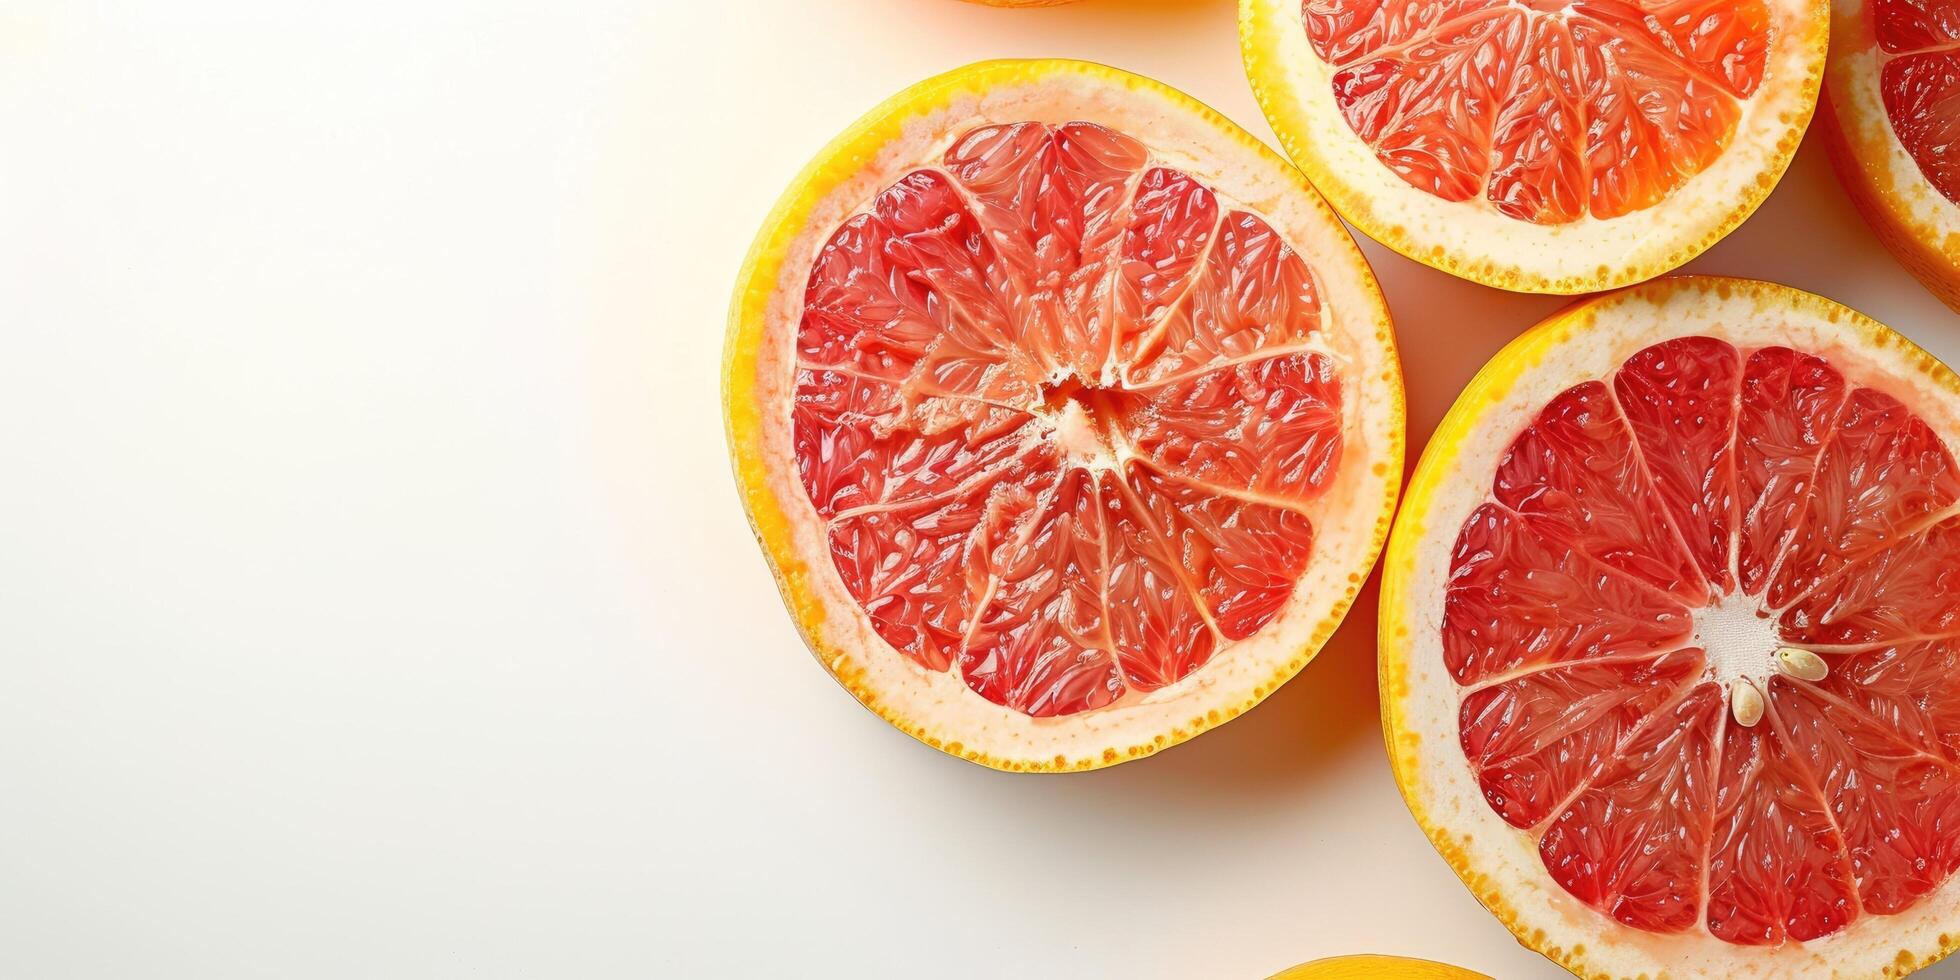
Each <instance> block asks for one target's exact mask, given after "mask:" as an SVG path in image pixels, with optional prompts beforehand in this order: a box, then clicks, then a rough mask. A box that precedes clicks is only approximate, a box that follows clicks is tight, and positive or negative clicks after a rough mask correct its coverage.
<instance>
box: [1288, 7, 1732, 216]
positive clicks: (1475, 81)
mask: <svg viewBox="0 0 1960 980" xmlns="http://www.w3.org/2000/svg"><path fill="white" fill-rule="evenodd" d="M1303 16H1304V18H1305V20H1306V30H1307V35H1308V37H1309V38H1310V39H1311V40H1312V43H1313V47H1314V51H1315V53H1316V54H1318V55H1319V56H1320V57H1321V58H1322V59H1323V60H1325V61H1327V62H1328V63H1329V64H1331V65H1333V66H1334V68H1335V72H1334V79H1333V84H1334V102H1335V104H1336V105H1337V106H1339V108H1340V112H1341V118H1342V119H1343V120H1345V121H1346V122H1347V124H1348V126H1349V128H1351V129H1353V130H1354V132H1355V134H1356V135H1358V136H1360V137H1361V138H1362V139H1363V140H1364V141H1366V142H1367V143H1368V145H1369V146H1370V147H1372V148H1373V149H1374V152H1375V155H1376V158H1377V159H1379V160H1380V161H1381V162H1382V164H1383V165H1385V166H1387V167H1388V169H1389V170H1391V171H1393V172H1394V173H1395V174H1396V176H1398V177H1400V178H1401V179H1402V180H1403V181H1405V182H1407V183H1408V184H1409V185H1410V186H1412V187H1416V188H1418V189H1421V190H1424V191H1427V192H1429V193H1431V194H1434V195H1436V196H1437V197H1440V198H1443V199H1444V200H1447V201H1463V200H1469V199H1471V198H1474V197H1482V198H1484V199H1485V200H1487V201H1488V202H1489V203H1490V205H1491V206H1492V207H1494V208H1496V209H1497V210H1498V211H1500V212H1502V213H1503V214H1506V215H1508V216H1510V217H1513V218H1517V219H1520V220H1523V221H1532V222H1538V223H1543V224H1559V223H1563V222H1568V221H1572V220H1575V219H1577V218H1579V217H1580V216H1582V215H1584V214H1588V213H1590V214H1592V215H1593V216H1594V217H1598V218H1615V217H1619V216H1620V215H1623V214H1626V213H1628V212H1631V211H1637V210H1640V209H1641V208H1647V207H1652V206H1653V205H1654V204H1656V203H1658V202H1659V201H1660V200H1661V199H1663V198H1665V197H1666V196H1667V195H1668V194H1669V193H1670V192H1672V191H1673V190H1674V189H1676V188H1677V187H1680V186H1681V185H1682V184H1683V183H1686V182H1687V180H1688V178H1690V177H1693V176H1694V175H1695V174H1697V173H1700V172H1701V171H1702V170H1703V169H1704V168H1706V167H1707V166H1708V164H1709V163H1711V162H1713V160H1714V159H1715V158H1716V157H1718V156H1720V155H1721V153H1722V150H1723V148H1724V147H1725V146H1726V145H1727V143H1728V141H1729V139H1730V138H1731V136H1733V134H1734V132H1735V126H1736V121H1737V119H1738V118H1740V116H1741V114H1742V106H1743V103H1744V101H1745V100H1747V99H1748V98H1749V96H1751V95H1752V94H1754V93H1755V91H1756V88H1757V86H1758V85H1760V84H1761V83H1762V80H1763V65H1764V56H1765V53H1766V52H1767V50H1768V47H1769V11H1768V9H1767V7H1766V5H1765V4H1764V3H1763V2H1762V0H1745V2H1741V3H1730V2H1726V0H1676V2H1672V3H1660V4H1648V5H1645V6H1644V7H1643V6H1641V5H1635V4H1632V3H1618V2H1581V3H1566V2H1563V0H1560V2H1549V3H1533V4H1523V5H1519V4H1509V3H1490V2H1485V0H1400V2H1398V0H1378V2H1369V3H1358V4H1357V3H1350V2H1347V0H1306V2H1305V3H1304V4H1303Z"/></svg>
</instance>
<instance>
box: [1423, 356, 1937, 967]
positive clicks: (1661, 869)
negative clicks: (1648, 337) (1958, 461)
mask: <svg viewBox="0 0 1960 980" xmlns="http://www.w3.org/2000/svg"><path fill="white" fill-rule="evenodd" d="M1636 457H1638V458H1640V459H1643V460H1644V463H1643V464H1642V465H1633V464H1632V463H1631V462H1629V461H1630V460H1632V459H1634V458H1636ZM1491 494H1492V498H1493V500H1492V501H1491V502H1488V503H1485V504H1484V505H1482V506H1480V507H1478V508H1477V509H1476V510H1475V511H1473V513H1472V514H1471V516H1470V518H1469V519H1468V520H1467V521H1466V522H1465V523H1464V526H1463V528H1462V529H1461V531H1460V532H1459V535H1458V538H1457V542H1456V547H1455V550H1454V552H1453V554H1452V558H1451V577H1450V582H1449V586H1448V591H1447V592H1446V594H1445V598H1444V609H1443V625H1442V641H1443V658H1444V665H1445V666H1446V667H1447V668H1448V669H1449V671H1450V673H1451V676H1452V677H1454V678H1455V679H1456V681H1457V682H1458V683H1459V684H1460V685H1462V686H1463V699H1462V701H1461V704H1460V707H1459V719H1458V721H1459V726H1458V730H1459V737H1460V741H1461V745H1462V748H1463V751H1464V756H1465V759H1466V761H1467V763H1468V764H1469V766H1470V770H1471V772H1472V774H1473V775H1474V776H1475V778H1476V779H1477V780H1478V784H1479V786H1480V788H1481V789H1482V791H1483V793H1484V797H1485V800H1486V801H1487V803H1488V804H1489V805H1490V806H1491V808H1492V810H1493V811H1494V812H1496V813H1497V814H1498V816H1500V817H1501V818H1503V819H1504V820H1505V821H1506V822H1507V823H1509V824H1511V825H1512V826H1514V827H1518V828H1520V829H1521V830H1524V831H1525V832H1527V833H1530V834H1533V835H1534V836H1536V837H1537V839H1538V845H1539V852H1540V856H1541V858H1542V859H1543V862H1544V864H1545V867H1546V870H1547V872H1548V873H1549V874H1550V875H1551V876H1552V878H1553V880H1555V881H1557V882H1558V883H1559V885H1560V886H1561V887H1562V888H1564V889H1565V890H1566V891H1567V892H1569V893H1570V894H1572V895H1573V896H1574V897H1575V898H1577V899H1579V900H1580V901H1582V902H1584V903H1585V904H1587V905H1589V906H1591V907H1592V908H1594V909H1596V910H1598V911H1599V912H1600V913H1602V914H1605V915H1609V916H1612V917H1613V918H1614V919H1616V920H1617V921H1620V922H1623V923H1625V924H1628V925H1631V926H1634V927H1636V928H1641V929H1646V930H1650V931H1656V932H1680V931H1685V930H1690V929H1706V930H1707V931H1708V932H1709V933H1710V934H1711V935H1713V936H1715V937H1717V938H1719V939H1722V940H1724V941H1726V942H1730V943H1735V944H1738V945H1750V946H1771V945H1777V944H1780V943H1784V942H1792V941H1795V942H1803V941H1808V940H1812V939H1817V938H1820V937H1823V936H1828V935H1831V934H1832V933H1835V932H1837V931H1838V930H1841V929H1843V928H1844V927H1845V926H1846V925H1847V924H1849V923H1850V922H1852V921H1854V920H1855V919H1856V918H1857V917H1859V916H1861V915H1888V914H1893V913H1897V912H1900V911H1903V910H1905V909H1907V908H1910V907H1912V906H1913V905H1914V904H1915V903H1917V902H1918V901H1920V900H1922V899H1923V898H1924V897H1925V896H1926V895H1928V894H1930V893H1931V892H1933V891H1934V890H1936V889H1938V888H1939V887H1941V886H1942V885H1944V884H1945V883H1946V882H1947V881H1948V880H1949V879H1950V877H1951V876H1952V874H1953V873H1954V871H1955V870H1956V869H1960V513H1956V508H1957V507H1960V473H1957V472H1956V470H1955V466H1954V462H1953V459H1952V456H1951V454H1950V452H1949V450H1948V449H1947V447H1946V445H1945V443H1944V441H1943V440H1942V439H1941V438H1940V437H1939V435H1938V434H1937V433H1935V432H1934V431H1933V430H1932V429H1931V428H1930V427H1929V426H1928V425H1927V424H1926V423H1925V421H1924V420H1922V419H1920V418H1919V417H1918V416H1917V415H1916V414H1914V413H1913V412H1912V411H1910V410H1909V409H1908V408H1907V407H1906V406H1905V405H1903V404H1902V403H1900V402H1899V401H1898V400H1896V399H1894V398H1892V397H1890V396H1888V395H1886V394H1884V393H1882V392H1879V391H1877V390H1875V389H1871V388H1865V387H1859V386H1856V385H1852V384H1849V383H1848V382H1847V381H1846V380H1845V378H1844V376H1843V375H1842V374H1841V373H1840V372H1839V371H1837V370H1836V369H1835V368H1833V367H1832V366H1831V365H1830V364H1829V363H1828V362H1827V361H1825V360H1824V359H1823V358H1819V357H1817V356H1815V355H1812V354H1807V353H1803V352H1800V351H1794V350H1791V349H1788V348H1783V347H1767V348H1761V349H1757V350H1750V351H1738V350H1737V349H1735V348H1734V347H1733V346H1731V345H1729V344H1727V343H1724V342H1722V341H1719V340H1715V339H1711V338H1706V337H1687V338H1680V339H1676V340H1670V341H1666V342H1663V343H1661V344H1656V345H1654V346H1652V347H1649V348H1647V349H1645V350H1642V351H1640V352H1638V353H1636V354H1634V355H1633V356H1632V357H1630V358H1628V359H1627V361H1626V362H1625V363H1623V364H1622V365H1621V366H1620V367H1619V368H1618V369H1617V370H1616V371H1615V372H1614V373H1613V375H1612V377H1611V379H1610V388H1609V386H1608V384H1604V383H1601V382H1597V381H1588V382H1584V383H1581V384H1578V385H1575V386H1574V387H1572V388H1571V389H1569V390H1567V391H1565V392H1563V393H1561V394H1560V395H1558V396H1557V397H1555V398H1553V399H1552V400H1551V401H1550V402H1549V403H1548V404H1547V405H1546V406H1545V408H1544V409H1543V410H1542V411H1541V412H1540V413H1539V415H1538V417H1537V418H1536V419H1534V420H1533V421H1532V423H1531V424H1530V425H1528V426H1527V427H1526V428H1525V430H1524V431H1523V432H1521V433H1520V434H1519V435H1518V436H1517V437H1516V438H1515V440H1514V441H1513V443H1512V445H1511V446H1510V447H1509V449H1508V450H1507V451H1506V453H1505V454H1504V455H1503V456H1502V457H1500V463H1499V466H1498V470H1497V472H1496V474H1495V475H1494V477H1493V481H1492V489H1491ZM1663 516H1664V519H1663ZM1691 578H1692V580H1693V581H1695V582H1702V581H1705V582H1706V583H1708V585H1709V586H1710V588H1709V589H1708V590H1707V592H1706V594H1705V595H1701V596H1699V597H1698V598H1691V596H1690V595H1687V594H1684V593H1683V590H1682V584H1683V583H1684V582H1687V581H1690V579H1691ZM1735 596H1742V597H1751V598H1753V599H1754V601H1755V602H1757V603H1758V604H1759V609H1760V613H1759V614H1760V615H1762V616H1764V617H1766V618H1768V617H1774V622H1775V624H1776V630H1777V635H1778V639H1777V640H1776V642H1780V643H1788V644H1795V645H1797V646H1799V647H1801V648H1802V649H1806V650H1810V651H1813V652H1815V653H1818V654H1820V655H1822V656H1824V657H1826V658H1828V661H1829V671H1828V673H1827V674H1826V675H1824V677H1823V678H1822V679H1821V680H1818V681H1815V682H1812V681H1804V680H1797V679H1795V678H1793V677H1791V676H1789V675H1786V674H1781V673H1774V674H1771V675H1769V676H1768V677H1767V678H1764V679H1761V680H1762V684H1763V689H1764V696H1765V700H1766V703H1767V711H1766V713H1765V715H1764V717H1763V719H1762V721H1761V723H1760V724H1758V725H1756V726H1754V727H1746V726H1743V725H1741V724H1739V723H1736V722H1734V721H1732V720H1730V718H1729V715H1728V705H1727V696H1726V695H1727V692H1726V691H1725V690H1724V687H1723V685H1724V684H1726V683H1727V679H1726V678H1725V677H1718V676H1717V674H1716V669H1715V666H1714V660H1713V658H1710V657H1704V654H1703V651H1702V650H1700V649H1699V648H1698V647H1697V646H1696V645H1694V642H1695V641H1694V640H1693V637H1694V635H1695V634H1694V627H1693V623H1692V619H1691V617H1692V614H1691V613H1690V611H1689V606H1690V605H1694V604H1699V603H1701V602H1713V601H1715V600H1716V599H1718V598H1727V597H1735ZM1667 651H1673V652H1667ZM1764 653H1765V654H1767V653H1768V651H1764Z"/></svg>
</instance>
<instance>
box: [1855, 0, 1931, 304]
mask: <svg viewBox="0 0 1960 980" xmlns="http://www.w3.org/2000/svg"><path fill="white" fill-rule="evenodd" d="M1831 23H1832V26H1831V31H1832V37H1831V64H1830V71H1829V73H1828V76H1827V82H1826V85H1825V96H1826V105H1827V108H1828V109H1829V111H1828V112H1827V113H1826V114H1825V117H1826V119H1827V121H1828V125H1827V127H1826V130H1825V132H1826V134H1827V135H1828V137H1829V141H1828V144H1827V145H1828V146H1829V147H1830V150H1831V160H1832V163H1833V164H1835V165H1836V167H1837V172H1838V177H1839V179H1840V180H1842V181H1843V183H1844V186H1845V190H1846V191H1848V192H1849V193H1850V195H1851V200H1852V202H1853V203H1854V204H1856V205H1857V206H1858V210H1859V212H1860V213H1862V214H1863V215H1864V216H1865V220H1866V221H1867V222H1869V223H1870V224H1871V226H1872V230H1873V231H1875V232H1877V233H1878V236H1879V240H1880V241H1882V242H1884V243H1885V246H1886V248H1888V249H1890V250H1891V251H1892V254H1893V255H1895V256H1896V257H1897V258H1898V259H1899V262H1900V264H1902V265H1904V266H1905V267H1906V269H1907V271H1909V272H1911V273H1912V274H1913V276H1914V277H1916V278H1918V279H1919V281H1920V282H1922V283H1924V284H1925V285H1926V288H1927V289H1929V290H1931V291H1932V292H1933V294H1934V295H1936V296H1938V297H1939V298H1940V300H1941V301H1942V302H1944V303H1946V304H1947V305H1948V306H1951V307H1953V308H1955V309H1960V204H1956V199H1960V143H1956V142H1955V140H1956V137H1960V51H1956V49H1955V46H1956V44H1960V7H1955V6H1954V5H1953V4H1950V3H1930V2H1911V0H1839V2H1837V3H1836V4H1834V6H1833V10H1832V22H1831Z"/></svg>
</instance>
